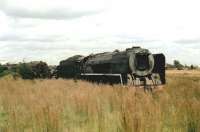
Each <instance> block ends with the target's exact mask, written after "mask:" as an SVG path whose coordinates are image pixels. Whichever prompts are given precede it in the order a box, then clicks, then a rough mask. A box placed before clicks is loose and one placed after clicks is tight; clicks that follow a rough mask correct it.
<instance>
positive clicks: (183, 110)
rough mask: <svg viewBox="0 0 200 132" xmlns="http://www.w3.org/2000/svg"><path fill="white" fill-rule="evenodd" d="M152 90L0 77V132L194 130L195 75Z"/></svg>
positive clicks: (199, 82)
mask: <svg viewBox="0 0 200 132" xmlns="http://www.w3.org/2000/svg"><path fill="white" fill-rule="evenodd" d="M167 82H168V83H167V85H166V86H164V88H163V89H162V90H156V91H154V92H153V93H152V94H150V93H144V92H143V90H141V89H135V88H133V87H121V86H118V85H116V86H109V85H97V84H90V83H88V82H83V81H78V82H77V83H76V82H74V81H73V80H62V79H59V80H33V81H30V80H26V81H25V80H22V79H17V80H14V79H12V78H11V77H5V78H2V79H0V132H23V131H24V132H199V131H200V76H196V75H195V76H194V77H193V76H192V75H190V76H188V75H187V74H177V73H170V74H168V77H167Z"/></svg>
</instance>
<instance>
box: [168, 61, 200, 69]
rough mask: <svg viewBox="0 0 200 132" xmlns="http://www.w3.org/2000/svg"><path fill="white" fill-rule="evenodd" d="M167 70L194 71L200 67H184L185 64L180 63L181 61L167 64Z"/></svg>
mask: <svg viewBox="0 0 200 132" xmlns="http://www.w3.org/2000/svg"><path fill="white" fill-rule="evenodd" d="M166 68H167V69H177V70H184V69H187V70H194V69H198V68H199V67H198V66H195V65H183V64H181V63H180V61H179V60H174V63H173V64H167V65H166Z"/></svg>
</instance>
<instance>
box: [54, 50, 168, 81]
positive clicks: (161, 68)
mask: <svg viewBox="0 0 200 132" xmlns="http://www.w3.org/2000/svg"><path fill="white" fill-rule="evenodd" d="M56 76H57V77H62V78H75V79H86V80H89V81H95V82H96V81H97V82H106V83H111V84H113V83H121V84H133V85H146V84H147V82H152V84H156V85H162V84H165V82H166V81H165V56H164V54H152V53H151V52H150V51H149V50H147V49H143V48H141V47H132V48H128V49H126V50H125V51H118V50H116V51H114V52H105V53H98V54H91V55H89V56H81V55H75V56H72V57H70V58H68V59H66V60H63V61H61V62H60V64H59V65H58V66H57V68H56Z"/></svg>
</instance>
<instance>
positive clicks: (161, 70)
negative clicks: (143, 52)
mask: <svg viewBox="0 0 200 132" xmlns="http://www.w3.org/2000/svg"><path fill="white" fill-rule="evenodd" d="M153 56H154V60H155V66H154V69H153V73H158V74H159V75H160V79H161V82H162V84H165V83H166V79H165V56H164V55H163V54H154V55H153Z"/></svg>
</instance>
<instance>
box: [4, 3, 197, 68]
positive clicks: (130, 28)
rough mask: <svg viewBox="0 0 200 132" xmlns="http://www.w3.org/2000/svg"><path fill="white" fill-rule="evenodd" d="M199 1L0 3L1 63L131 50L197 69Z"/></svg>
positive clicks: (49, 59)
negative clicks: (160, 55)
mask: <svg viewBox="0 0 200 132" xmlns="http://www.w3.org/2000/svg"><path fill="white" fill-rule="evenodd" d="M199 13H200V2H199V0H54V1H51V0H0V62H1V63H5V62H11V63H15V62H19V61H23V60H24V61H32V60H43V61H46V62H48V63H49V64H58V63H59V61H60V60H62V59H66V58H67V57H69V56H72V55H75V54H82V55H87V54H90V53H97V52H103V51H113V50H115V49H120V50H122V49H125V48H128V47H132V46H142V47H144V48H148V49H150V50H151V51H152V52H153V53H157V52H163V53H164V54H166V56H167V62H168V63H171V62H172V61H173V60H174V59H178V60H180V61H181V62H182V63H184V64H198V65H199V64H200V16H199Z"/></svg>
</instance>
